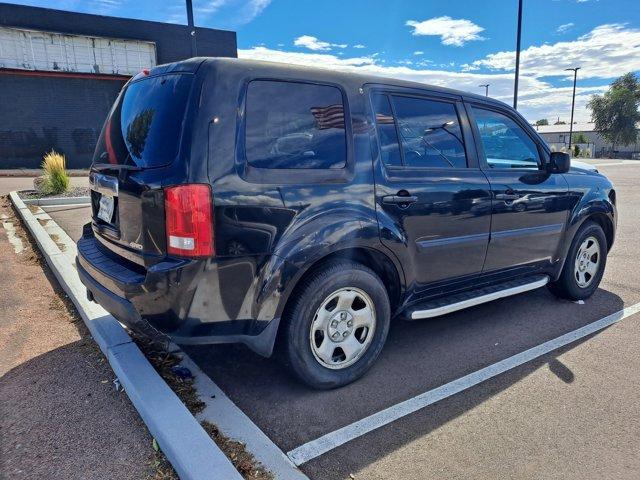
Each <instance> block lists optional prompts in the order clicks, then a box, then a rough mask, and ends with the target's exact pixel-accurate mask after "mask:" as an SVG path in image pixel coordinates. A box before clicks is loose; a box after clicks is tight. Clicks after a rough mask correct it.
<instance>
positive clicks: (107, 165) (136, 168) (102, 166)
mask: <svg viewBox="0 0 640 480" xmlns="http://www.w3.org/2000/svg"><path fill="white" fill-rule="evenodd" d="M92 167H93V168H95V169H96V170H129V171H131V172H138V171H140V170H142V167H139V166H138V165H114V164H113V163H94V164H93V166H92Z"/></svg>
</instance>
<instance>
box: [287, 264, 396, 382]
mask: <svg viewBox="0 0 640 480" xmlns="http://www.w3.org/2000/svg"><path fill="white" fill-rule="evenodd" d="M294 295H295V298H293V303H292V305H291V306H290V307H288V308H287V312H286V314H285V330H284V342H285V355H286V359H287V361H288V363H289V365H290V367H291V369H292V371H293V372H294V374H295V375H296V376H297V377H298V378H300V379H301V380H302V381H303V382H305V383H306V384H308V385H310V386H312V387H314V388H318V389H330V388H336V387H340V386H343V385H346V384H348V383H351V382H353V381H355V380H357V379H358V378H360V377H361V376H362V375H364V374H365V372H366V371H367V370H369V368H371V366H372V365H373V363H374V362H375V361H376V359H377V358H378V356H379V355H380V352H381V350H382V347H383V345H384V342H385V340H386V338H387V333H388V332H389V324H390V316H391V309H390V305H389V297H388V295H387V292H386V290H385V288H384V285H383V283H382V281H381V280H380V278H378V276H377V275H376V274H375V273H374V272H373V271H372V270H371V269H369V268H367V267H365V266H364V265H362V264H359V263H356V262H352V261H347V260H344V261H336V262H332V263H329V264H327V265H326V266H324V267H322V268H320V269H318V270H316V271H315V272H313V273H312V274H311V275H310V276H309V277H308V278H307V279H305V280H304V283H303V284H302V285H300V286H299V288H297V289H296V291H295V292H294Z"/></svg>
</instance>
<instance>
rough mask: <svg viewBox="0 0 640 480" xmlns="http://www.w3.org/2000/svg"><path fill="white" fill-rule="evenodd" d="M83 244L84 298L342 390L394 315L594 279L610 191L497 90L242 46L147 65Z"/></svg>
mask: <svg viewBox="0 0 640 480" xmlns="http://www.w3.org/2000/svg"><path fill="white" fill-rule="evenodd" d="M90 182H91V204H92V210H93V217H92V221H91V222H90V223H89V224H87V225H85V227H84V230H83V236H82V238H81V239H80V240H79V242H78V257H77V268H78V272H79V275H80V278H81V280H82V282H83V284H84V285H85V286H86V288H87V295H88V297H89V298H90V299H92V300H95V301H96V302H98V303H99V304H100V305H102V306H103V307H104V308H105V309H106V310H107V311H109V312H110V313H111V314H113V315H114V316H115V317H116V318H117V319H118V320H119V321H120V322H121V323H123V324H124V325H126V326H127V327H129V328H130V329H132V330H134V331H137V332H141V333H143V334H145V335H148V336H151V337H154V338H159V339H164V340H171V341H173V342H176V343H178V344H216V343H230V342H239V343H243V344H245V345H246V346H247V347H249V348H250V349H251V350H253V351H255V352H257V353H259V354H260V355H264V356H270V355H271V354H272V352H273V351H274V347H276V346H277V347H278V349H279V351H280V349H281V351H282V352H283V355H282V356H283V358H284V359H285V362H286V363H287V364H288V365H289V366H290V367H291V369H292V371H293V372H294V373H295V374H296V375H297V376H298V377H299V378H300V379H301V380H303V381H304V382H306V383H307V384H309V385H311V386H313V387H316V388H333V387H338V386H341V385H345V384H347V383H349V382H352V381H354V380H355V379H357V378H358V377H360V376H362V375H363V374H364V373H365V372H366V371H367V370H368V369H369V368H370V367H371V366H372V364H373V363H374V362H375V361H376V359H377V358H378V356H379V355H380V352H381V350H382V348H383V345H384V343H385V339H386V337H387V333H388V331H389V327H390V324H391V320H392V319H396V318H403V319H407V320H418V319H424V318H430V317H436V316H439V315H445V314H448V313H451V312H454V311H457V310H461V309H464V308H468V307H472V306H475V305H479V304H481V303H484V302H488V301H492V300H496V299H499V298H503V297H507V296H510V295H514V294H519V293H522V292H526V291H529V290H533V289H536V288H539V287H542V286H545V285H546V286H547V287H548V288H549V289H550V290H551V291H552V292H553V293H554V294H555V295H557V296H558V297H561V298H565V299H570V300H580V299H586V298H588V297H589V296H591V295H592V294H593V292H594V291H595V290H596V288H598V284H599V283H600V280H601V278H602V275H603V271H604V268H605V264H606V260H607V253H608V252H609V250H610V249H611V246H612V244H613V241H614V234H615V229H616V221H617V214H616V193H615V191H614V189H613V187H612V185H611V183H610V182H609V180H608V179H607V178H606V177H604V176H603V175H601V174H600V173H598V172H597V171H593V170H592V171H589V170H587V169H582V168H575V167H571V166H570V158H569V156H568V155H567V154H565V153H561V152H552V151H550V150H549V147H548V146H547V145H546V144H545V143H544V141H543V140H542V139H541V138H540V137H539V136H538V135H537V133H536V132H535V130H534V129H533V128H531V126H530V125H529V124H528V123H527V121H526V120H525V119H524V118H523V117H522V116H521V115H520V114H518V112H516V111H515V110H513V109H512V108H510V107H508V106H507V105H505V104H504V103H502V102H499V101H497V100H493V99H490V98H485V97H480V96H477V95H473V94H470V93H465V92H460V91H456V90H451V89H448V88H440V87H435V86H430V85H425V84H421V83H413V82H406V81H401V80H393V79H383V78H378V77H373V76H368V75H361V74H354V73H344V72H333V71H329V70H322V69H316V68H307V67H300V66H292V65H284V64H276V63H268V62H259V61H248V60H238V59H218V58H193V59H190V60H187V61H183V62H178V63H173V64H168V65H161V66H157V67H154V68H152V69H150V70H148V71H147V70H145V71H143V72H142V73H140V74H138V75H137V76H135V77H134V78H132V79H131V80H130V81H129V82H128V83H127V84H126V85H125V86H124V88H123V89H122V91H121V93H120V95H119V97H118V98H117V100H116V101H115V104H114V105H113V108H112V109H111V111H110V112H109V114H108V117H107V119H106V123H105V125H104V128H103V130H102V133H101V135H100V138H99V141H98V145H97V147H96V151H95V155H94V159H93V164H92V167H91V172H90Z"/></svg>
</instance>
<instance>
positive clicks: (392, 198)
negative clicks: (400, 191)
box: [382, 195, 418, 206]
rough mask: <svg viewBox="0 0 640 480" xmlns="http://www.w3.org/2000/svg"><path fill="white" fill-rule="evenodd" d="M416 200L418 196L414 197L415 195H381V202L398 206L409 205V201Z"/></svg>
mask: <svg viewBox="0 0 640 480" xmlns="http://www.w3.org/2000/svg"><path fill="white" fill-rule="evenodd" d="M417 201H418V197H416V196H415V195H407V196H403V195H385V196H384V197H382V203H386V204H393V205H400V206H403V205H406V206H409V205H410V204H411V203H416V202H417Z"/></svg>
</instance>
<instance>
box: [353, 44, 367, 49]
mask: <svg viewBox="0 0 640 480" xmlns="http://www.w3.org/2000/svg"><path fill="white" fill-rule="evenodd" d="M353 48H367V46H366V45H362V44H361V43H358V44H356V45H354V46H353Z"/></svg>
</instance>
